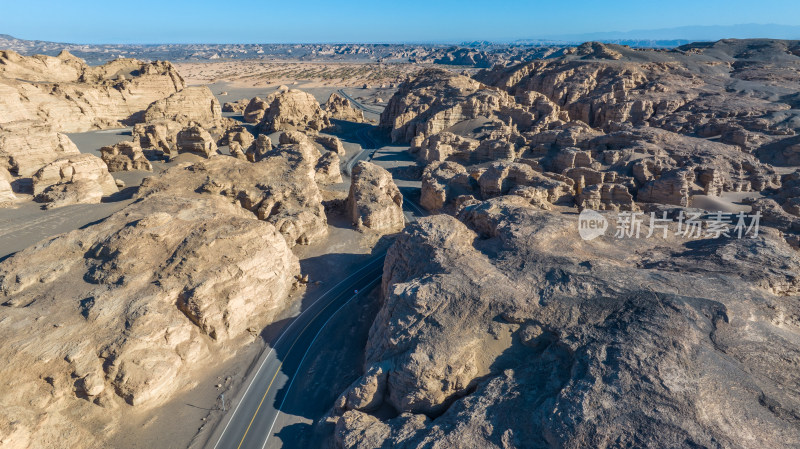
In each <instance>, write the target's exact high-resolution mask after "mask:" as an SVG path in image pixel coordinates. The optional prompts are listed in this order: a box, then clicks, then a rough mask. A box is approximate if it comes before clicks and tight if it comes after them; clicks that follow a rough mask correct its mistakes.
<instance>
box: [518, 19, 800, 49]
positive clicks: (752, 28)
mask: <svg viewBox="0 0 800 449" xmlns="http://www.w3.org/2000/svg"><path fill="white" fill-rule="evenodd" d="M754 38H769V39H792V40H794V39H800V26H793V25H774V24H767V25H764V24H755V23H748V24H740V25H708V26H683V27H677V28H662V29H657V30H633V31H607V32H597V33H581V34H563V35H553V36H543V37H540V38H533V39H521V40H517V41H515V42H514V43H515V44H527V45H531V44H576V43H583V42H588V41H599V42H608V43H614V44H626V45H631V46H638V47H675V46H678V45H683V44H686V43H690V42H698V41H718V40H720V39H754ZM648 44H649V45H648Z"/></svg>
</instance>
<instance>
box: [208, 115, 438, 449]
mask: <svg viewBox="0 0 800 449" xmlns="http://www.w3.org/2000/svg"><path fill="white" fill-rule="evenodd" d="M351 101H352V100H351ZM354 103H355V104H358V103H357V102H354ZM358 137H359V139H360V140H361V141H362V142H361V144H362V147H363V148H366V150H362V152H361V154H359V155H358V156H356V157H358V158H362V159H359V160H363V159H364V158H367V157H369V156H370V155H371V153H373V152H374V151H375V150H374V149H373V148H374V147H376V146H377V145H378V143H377V141H376V140H375V139H373V138H372V137H371V136H370V135H369V128H365V129H364V131H363V132H359V134H358ZM363 155H367V156H363ZM351 162H352V161H351ZM354 163H355V162H353V164H354ZM348 164H349V163H348ZM349 167H350V168H352V164H350V165H349ZM403 204H404V209H405V210H404V213H405V215H406V218H407V220H408V221H415V220H416V219H417V217H419V216H424V215H427V214H426V213H425V212H424V211H422V209H421V208H420V207H419V206H417V205H416V204H415V203H413V202H412V201H411V200H409V199H408V198H407V197H406V198H405V200H404V202H403ZM384 256H385V254H380V255H378V256H376V257H375V258H373V259H371V260H369V261H368V262H366V263H365V264H364V265H362V266H361V267H359V268H358V269H357V270H356V271H355V272H353V273H352V274H349V276H347V277H346V278H345V279H343V280H342V281H340V282H339V283H338V284H337V285H335V286H334V287H333V288H331V289H329V290H327V291H326V292H324V293H322V294H321V295H320V296H319V297H318V298H317V299H316V300H315V302H314V303H312V305H311V306H310V307H309V308H307V309H306V310H304V311H303V312H302V313H301V314H300V315H298V316H297V317H296V318H295V319H294V320H293V321H292V322H291V323H290V324H289V325H288V326H287V327H286V328H285V330H284V331H283V332H282V333H281V334H280V336H279V337H278V338H277V340H276V341H275V342H274V343H273V344H272V349H271V350H270V351H269V352H268V353H267V354H266V356H264V357H263V358H262V360H260V361H259V363H260V365H259V368H258V370H257V372H256V374H255V376H254V377H253V378H252V380H251V382H250V384H249V385H248V387H247V389H246V390H245V393H244V395H243V397H242V398H241V399H240V400H239V401H237V402H235V403H234V404H233V408H232V411H231V412H229V414H228V416H225V417H223V420H222V422H221V424H220V426H221V431H220V429H219V428H218V429H216V431H215V432H214V434H213V436H212V438H211V440H210V442H209V445H208V447H210V448H214V449H264V448H266V447H280V446H281V441H280V439H279V438H275V437H274V436H275V435H276V434H278V433H280V431H281V429H279V428H275V423H276V421H277V420H278V416H279V415H280V413H281V410H286V409H287V408H291V409H294V410H297V409H299V408H302V404H299V406H298V404H286V403H285V401H286V398H287V397H289V398H290V399H289V400H290V401H292V400H293V399H292V398H297V396H298V395H290V394H289V393H290V391H291V388H292V384H293V383H294V380H295V377H296V376H304V375H305V374H306V372H305V370H304V369H303V362H304V361H305V360H306V357H307V356H308V355H309V350H310V349H311V347H312V345H313V344H314V342H315V341H316V339H317V337H318V336H319V334H320V333H321V332H322V330H323V329H324V328H325V326H326V325H328V324H329V323H330V324H331V325H336V326H341V325H342V323H341V320H343V319H345V318H344V317H342V316H337V312H338V311H339V310H341V309H342V308H343V307H344V306H346V305H347V304H348V303H350V302H351V301H353V300H354V299H355V298H356V295H358V294H368V293H369V291H370V290H371V289H372V288H373V287H374V286H375V285H377V284H378V283H379V282H380V280H381V275H382V273H383V260H384ZM357 292H361V293H357ZM337 321H338V322H337ZM300 396H302V395H300ZM301 400H304V401H313V400H314V398H308V397H302V398H301ZM276 404H277V406H276ZM285 406H286V407H285ZM289 406H291V407H289Z"/></svg>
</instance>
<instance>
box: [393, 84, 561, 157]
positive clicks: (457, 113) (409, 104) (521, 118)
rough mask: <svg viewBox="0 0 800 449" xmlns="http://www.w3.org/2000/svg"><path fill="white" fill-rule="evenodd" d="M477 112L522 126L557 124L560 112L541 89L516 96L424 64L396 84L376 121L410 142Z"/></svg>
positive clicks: (474, 116) (537, 127) (477, 115)
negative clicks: (412, 76) (421, 67)
mask: <svg viewBox="0 0 800 449" xmlns="http://www.w3.org/2000/svg"><path fill="white" fill-rule="evenodd" d="M481 117H483V118H497V119H499V120H501V121H502V122H503V123H505V124H507V125H511V124H516V125H517V126H518V128H519V130H520V131H523V130H524V131H528V132H535V131H538V130H542V129H548V128H549V127H552V126H556V125H558V124H562V123H563V120H562V119H563V118H566V116H565V115H563V114H560V111H559V108H558V106H557V105H556V104H554V103H551V102H550V101H549V100H547V98H545V97H544V96H543V95H540V96H538V97H537V96H535V95H523V96H520V97H519V102H518V101H517V99H516V98H514V97H512V96H511V95H509V94H507V93H506V92H504V91H501V90H499V89H494V88H488V87H487V86H485V85H484V84H481V83H479V82H477V81H475V80H473V79H471V78H468V77H466V76H462V75H455V74H453V73H451V72H448V71H445V70H440V69H428V70H424V71H422V72H421V73H420V74H419V75H418V76H417V77H415V78H413V79H411V80H408V81H406V82H404V83H403V84H401V85H400V87H399V89H398V91H397V92H396V93H395V94H394V95H393V96H392V98H391V99H390V100H389V104H388V105H387V106H386V109H384V111H383V113H382V114H381V121H380V126H381V127H383V128H387V129H389V130H391V137H392V141H395V142H397V141H399V142H412V140H413V139H414V138H418V139H425V138H428V137H430V136H433V135H434V134H437V133H439V132H442V131H446V130H447V129H448V128H450V127H451V126H453V125H456V124H458V123H461V122H464V121H466V120H472V119H478V118H481Z"/></svg>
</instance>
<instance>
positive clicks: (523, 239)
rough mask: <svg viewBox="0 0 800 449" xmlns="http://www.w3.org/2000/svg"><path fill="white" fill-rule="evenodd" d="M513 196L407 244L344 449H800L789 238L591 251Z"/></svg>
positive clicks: (573, 225) (619, 244) (426, 230)
mask: <svg viewBox="0 0 800 449" xmlns="http://www.w3.org/2000/svg"><path fill="white" fill-rule="evenodd" d="M513 198H514V196H505V197H500V198H496V199H492V200H489V201H486V202H481V203H476V204H474V205H471V206H467V207H465V208H464V209H462V212H461V213H460V214H459V218H458V219H456V218H453V217H451V216H447V215H437V216H434V217H430V218H423V219H421V220H420V221H419V222H418V223H417V224H413V225H410V226H409V227H407V228H406V230H405V231H404V232H403V233H402V234H400V236H399V238H398V240H397V241H396V243H395V245H394V246H393V247H392V248H391V249H390V250H389V253H388V254H387V257H386V262H385V265H384V274H383V284H382V292H383V293H382V294H383V299H382V306H381V310H380V311H379V313H378V316H377V317H376V319H375V321H374V323H373V326H372V329H371V331H370V338H369V342H368V344H367V347H366V349H365V358H366V359H365V367H364V373H365V374H364V376H363V377H362V378H361V379H359V380H357V381H355V382H354V383H353V385H352V386H351V388H350V389H348V391H346V392H345V393H344V394H343V396H342V398H341V399H340V401H339V402H337V409H338V411H337V412H336V413H337V414H338V415H339V416H340V417H339V418H338V423H337V426H336V438H337V442H338V445H339V446H340V447H356V448H362V447H363V448H367V447H400V448H405V447H413V448H419V447H428V446H430V445H431V444H434V442H435V444H436V446H437V447H443V448H450V447H453V448H455V447H522V446H526V447H582V446H585V445H595V444H601V443H599V442H613V443H608V444H609V445H611V446H615V447H616V446H637V447H685V446H698V447H742V448H750V447H752V448H757V447H763V446H764V445H765V444H766V445H775V447H785V445H786V442H788V441H798V438H800V429H799V428H798V426H797V420H796V418H795V417H794V416H793V414H792V413H791V412H790V410H796V409H797V408H798V406H800V389H798V387H797V386H798V385H800V383H798V378H797V371H796V370H794V369H793V366H794V362H793V360H795V359H796V358H797V357H798V355H799V354H800V327H798V322H797V319H796V318H793V317H796V316H798V312H800V309H798V305H797V301H796V300H795V296H794V295H796V294H797V287H796V285H797V270H798V268H800V258H798V255H797V253H796V252H795V250H793V249H792V248H790V247H789V245H788V244H786V242H784V241H783V239H782V238H780V236H779V235H778V233H776V232H774V231H768V232H764V233H762V234H760V235H759V236H758V237H757V238H755V239H741V240H738V239H713V240H700V241H696V242H692V244H691V245H688V244H685V242H682V241H676V240H674V239H655V240H635V239H627V240H618V239H615V238H613V237H611V236H608V237H601V238H598V239H596V240H593V241H583V240H581V239H579V238H577V237H576V234H577V218H576V217H574V216H566V215H561V214H558V213H553V212H548V211H541V210H537V209H536V208H534V207H532V206H530V205H526V204H524V203H521V202H519V201H516V200H514V199H513ZM606 217H607V218H608V219H609V221H611V222H613V221H614V215H613V213H608V215H606ZM744 254H747V256H746V257H744V256H743V255H744ZM740 256H741V257H740ZM610 260H613V261H614V263H613V264H612V263H609V261H610ZM779 261H780V262H779ZM733 392H735V393H733ZM764 404H771V406H765V405H764ZM380 407H383V408H382V409H383V410H389V409H394V410H396V415H388V416H387V415H385V414H380V415H372V414H371V413H370V411H371V410H375V409H377V408H380ZM731 422H736V423H739V424H738V425H735V426H734V425H730V423H731ZM488 428H491V429H502V431H493V432H490V431H486V430H485V429H488Z"/></svg>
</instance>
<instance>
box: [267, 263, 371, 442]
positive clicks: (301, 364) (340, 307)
mask: <svg viewBox="0 0 800 449" xmlns="http://www.w3.org/2000/svg"><path fill="white" fill-rule="evenodd" d="M382 277H383V275H381V276H378V277H377V278H375V279H373V280H372V281H370V283H369V284H367V286H366V287H364V288H362V289H361V290H362V291H368V290H367V289H368V288H370V287H371V286H372V284H374V283H375V282H377V281H379V280H381V278H382ZM356 296H358V294H355V295H353V296H351V297H350V299H348V300H347V301H346V302H345V303H344V304H342V305H341V306H339V308H338V309H336V311H335V312H333V313H332V314H331V316H329V317H328V319H327V320H325V322H324V323H323V324H322V327H320V328H319V330H318V331H317V335H314V339H313V340H311V343H309V345H308V347H307V348H306V352H305V353H304V354H303V358H302V359H300V363H299V364H298V365H297V370H296V371H295V373H294V374H293V375H292V379H291V381H289V386H288V387H286V393H284V394H283V399H281V403H280V405H279V406H278V408H277V410H275V412H276V413H275V418H273V419H272V425H271V426H269V431H268V432H267V438H266V439H265V440H264V445H263V446H261V449H264V448H265V447H267V442H268V441H269V437H270V435H272V429H273V428H274V427H275V422H276V421H277V420H278V416H280V414H281V409H282V408H283V403H284V402H286V398H287V397H288V396H289V393H290V392H291V391H292V384H294V379H295V377H297V373H298V372H300V368H302V367H303V362H305V360H306V356H307V355H308V351H310V350H311V347H312V346H314V343H315V342H316V341H317V338H318V337H319V334H321V333H322V331H323V330H324V329H325V326H327V325H328V323H329V322H330V321H331V319H333V317H335V316H336V314H337V313H339V311H340V310H342V309H344V307H345V306H346V305H348V304H350V301H352V300H354V299H355V298H356Z"/></svg>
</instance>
